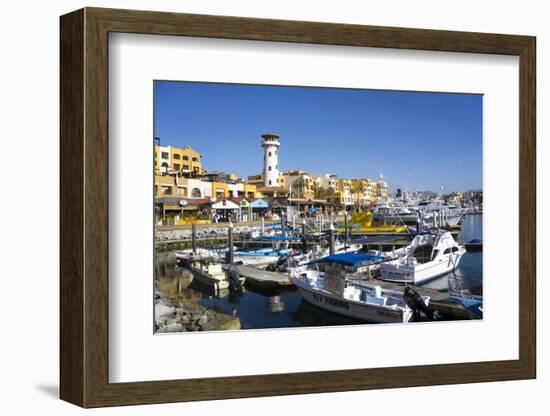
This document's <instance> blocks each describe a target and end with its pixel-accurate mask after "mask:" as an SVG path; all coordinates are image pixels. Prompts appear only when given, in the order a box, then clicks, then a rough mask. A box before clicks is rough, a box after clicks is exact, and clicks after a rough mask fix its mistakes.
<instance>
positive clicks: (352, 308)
mask: <svg viewBox="0 0 550 416" xmlns="http://www.w3.org/2000/svg"><path fill="white" fill-rule="evenodd" d="M290 280H291V281H292V283H294V284H295V285H296V287H297V288H298V292H299V293H300V295H301V296H302V298H303V299H304V300H305V301H306V302H308V303H310V304H312V305H314V306H317V307H319V308H321V309H324V310H327V311H329V312H333V313H336V314H339V315H344V316H347V317H350V318H355V319H359V320H362V321H367V322H373V323H406V322H408V321H409V320H410V319H411V317H412V311H411V310H410V309H408V308H407V309H401V308H395V309H393V308H388V307H383V306H377V305H373V304H366V303H364V302H358V301H354V300H349V299H345V298H343V297H341V296H337V295H335V294H333V293H331V292H329V291H328V290H323V289H317V288H312V287H310V286H308V285H307V284H306V283H305V282H304V281H303V280H301V279H298V278H296V277H294V276H292V275H291V276H290Z"/></svg>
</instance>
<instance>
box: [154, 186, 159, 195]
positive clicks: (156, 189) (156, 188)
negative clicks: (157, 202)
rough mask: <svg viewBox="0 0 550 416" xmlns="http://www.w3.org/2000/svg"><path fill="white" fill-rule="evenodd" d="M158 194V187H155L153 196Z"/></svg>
mask: <svg viewBox="0 0 550 416" xmlns="http://www.w3.org/2000/svg"><path fill="white" fill-rule="evenodd" d="M158 193H159V187H158V185H155V195H157V194H158Z"/></svg>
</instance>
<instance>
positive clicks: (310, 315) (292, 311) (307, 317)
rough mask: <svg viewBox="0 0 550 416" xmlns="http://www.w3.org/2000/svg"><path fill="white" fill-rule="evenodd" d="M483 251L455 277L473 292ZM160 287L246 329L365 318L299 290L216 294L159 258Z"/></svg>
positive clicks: (468, 227) (473, 233)
mask: <svg viewBox="0 0 550 416" xmlns="http://www.w3.org/2000/svg"><path fill="white" fill-rule="evenodd" d="M461 233H462V239H463V240H464V241H471V240H472V239H479V240H481V237H482V216H481V215H469V216H466V217H465V219H464V222H463V225H462V230H461ZM482 260H483V253H481V252H480V253H466V254H465V255H464V257H463V258H462V261H461V263H460V266H459V268H458V270H457V271H456V272H455V277H456V278H457V279H459V280H460V281H461V282H462V284H463V285H464V287H467V288H470V290H471V291H472V293H474V294H479V295H481V294H482ZM156 279H157V283H158V285H159V287H160V288H161V289H162V290H163V291H164V292H167V293H169V294H172V295H173V294H175V293H179V294H180V295H182V296H184V297H185V298H186V299H188V300H193V301H195V302H197V303H200V304H201V305H203V306H205V307H207V308H211V309H215V310H218V311H223V312H225V313H227V314H235V315H237V316H239V318H240V321H241V327H242V328H243V329H251V328H256V329H259V328H288V327H304V326H326V325H352V324H360V323H364V322H363V321H359V320H355V319H351V318H346V317H342V316H339V315H336V314H332V313H330V312H327V311H324V310H321V309H318V308H316V307H314V306H312V305H310V304H308V303H306V302H304V301H303V300H302V297H301V296H300V295H299V293H298V292H297V291H296V290H286V291H283V292H272V293H261V292H258V291H254V290H252V289H245V290H244V292H243V293H241V294H233V295H232V294H230V293H229V291H225V292H223V291H222V292H221V293H219V294H217V295H215V294H214V293H213V292H212V291H210V290H209V289H208V288H206V287H204V286H202V285H200V284H197V282H195V281H193V279H192V275H191V273H190V272H189V271H188V270H186V269H184V268H181V267H179V266H177V265H176V264H174V263H167V262H160V263H159V264H158V265H157V268H156ZM426 286H427V287H431V288H435V289H438V290H442V291H447V290H448V287H449V285H448V276H443V277H441V278H438V279H436V280H433V281H431V282H428V283H427V284H426Z"/></svg>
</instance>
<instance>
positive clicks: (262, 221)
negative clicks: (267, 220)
mask: <svg viewBox="0 0 550 416" xmlns="http://www.w3.org/2000/svg"><path fill="white" fill-rule="evenodd" d="M260 222H261V228H260V234H261V235H262V236H263V235H264V225H265V224H264V216H263V215H262V217H261V221H260Z"/></svg>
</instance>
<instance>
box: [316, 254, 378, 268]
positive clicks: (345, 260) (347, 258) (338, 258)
mask: <svg viewBox="0 0 550 416" xmlns="http://www.w3.org/2000/svg"><path fill="white" fill-rule="evenodd" d="M383 259H384V256H373V255H371V254H360V253H342V254H335V255H333V256H327V257H324V258H323V259H322V260H323V262H326V263H337V264H341V265H343V266H351V267H353V266H361V265H362V264H366V263H369V262H372V261H373V260H383Z"/></svg>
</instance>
